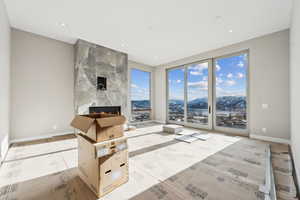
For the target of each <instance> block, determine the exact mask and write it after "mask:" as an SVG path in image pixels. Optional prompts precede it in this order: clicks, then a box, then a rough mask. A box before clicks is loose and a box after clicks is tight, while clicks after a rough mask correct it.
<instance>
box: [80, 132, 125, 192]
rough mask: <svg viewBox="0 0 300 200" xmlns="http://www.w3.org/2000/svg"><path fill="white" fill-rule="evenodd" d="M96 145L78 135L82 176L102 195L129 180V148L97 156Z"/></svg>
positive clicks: (91, 187)
mask: <svg viewBox="0 0 300 200" xmlns="http://www.w3.org/2000/svg"><path fill="white" fill-rule="evenodd" d="M96 149H97V148H96V145H95V144H93V143H91V142H90V141H88V140H87V139H85V138H84V137H81V136H79V137H78V168H79V176H80V178H81V179H82V180H83V181H84V182H85V183H86V184H87V185H88V187H89V188H90V189H91V190H92V191H93V192H94V193H95V194H96V195H97V197H102V196H104V195H105V194H107V193H109V192H111V191H113V190H114V189H115V188H117V187H119V186H120V185H122V184H124V183H126V182H127V181H128V150H127V149H125V150H121V151H118V152H116V153H113V154H111V155H107V156H103V157H100V158H99V157H97V153H96V152H97V151H96Z"/></svg>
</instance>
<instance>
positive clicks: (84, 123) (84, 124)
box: [71, 115, 95, 133]
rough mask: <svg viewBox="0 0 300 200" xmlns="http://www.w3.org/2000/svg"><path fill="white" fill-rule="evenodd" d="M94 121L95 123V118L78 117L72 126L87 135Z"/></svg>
mask: <svg viewBox="0 0 300 200" xmlns="http://www.w3.org/2000/svg"><path fill="white" fill-rule="evenodd" d="M94 121H95V119H94V118H90V117H86V116H80V115H77V116H75V118H74V119H73V120H72V122H71V126H72V127H74V128H77V129H79V130H81V131H82V132H84V133H86V132H87V131H88V130H89V128H90V127H91V126H92V124H93V123H94Z"/></svg>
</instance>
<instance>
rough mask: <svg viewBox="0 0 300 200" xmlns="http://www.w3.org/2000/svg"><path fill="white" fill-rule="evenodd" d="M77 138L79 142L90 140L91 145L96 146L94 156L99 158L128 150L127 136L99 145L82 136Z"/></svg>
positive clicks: (79, 135)
mask: <svg viewBox="0 0 300 200" xmlns="http://www.w3.org/2000/svg"><path fill="white" fill-rule="evenodd" d="M77 137H78V141H79V140H83V139H85V140H88V141H89V142H90V143H91V145H93V146H94V148H95V152H94V154H95V155H96V157H98V158H100V157H103V156H107V155H111V154H113V153H116V152H119V151H123V150H126V149H128V145H127V137H126V136H123V137H120V138H116V139H113V140H107V141H104V142H99V143H96V142H94V141H92V140H91V139H90V138H88V137H86V136H85V135H82V134H78V135H77Z"/></svg>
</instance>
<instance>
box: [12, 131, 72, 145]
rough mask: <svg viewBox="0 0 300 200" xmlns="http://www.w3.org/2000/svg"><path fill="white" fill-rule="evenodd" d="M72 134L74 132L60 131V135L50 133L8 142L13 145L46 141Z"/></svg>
mask: <svg viewBox="0 0 300 200" xmlns="http://www.w3.org/2000/svg"><path fill="white" fill-rule="evenodd" d="M72 133H74V130H73V129H71V130H66V131H62V132H60V133H50V134H45V135H40V136H34V137H27V138H21V139H13V140H11V141H10V144H13V143H18V142H28V141H33V140H40V139H47V138H51V137H55V136H62V135H68V134H72Z"/></svg>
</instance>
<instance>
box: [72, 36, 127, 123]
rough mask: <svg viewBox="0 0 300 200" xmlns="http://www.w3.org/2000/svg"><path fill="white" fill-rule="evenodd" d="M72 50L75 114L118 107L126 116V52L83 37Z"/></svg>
mask: <svg viewBox="0 0 300 200" xmlns="http://www.w3.org/2000/svg"><path fill="white" fill-rule="evenodd" d="M75 51H76V52H75V83H74V93H75V102H74V103H75V112H76V114H88V113H90V111H92V112H93V111H99V109H100V108H102V109H109V108H113V107H119V108H120V111H121V113H122V114H123V115H124V116H126V117H127V119H129V112H128V96H127V95H128V66H127V64H128V59H127V54H125V53H122V52H118V51H115V50H112V49H109V48H106V47H102V46H99V45H95V44H92V43H89V42H86V41H83V40H78V42H77V43H76V46H75ZM105 107H106V108H105Z"/></svg>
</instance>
